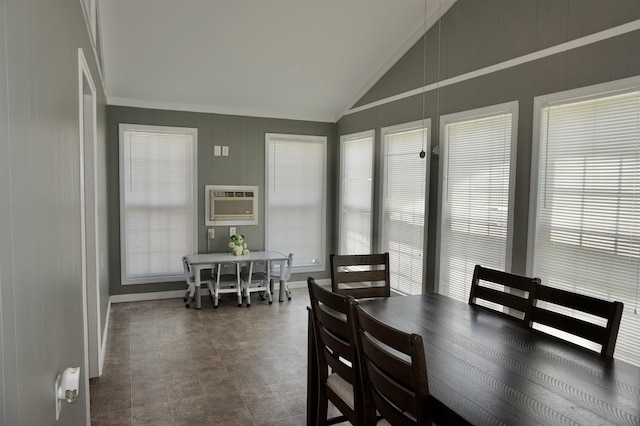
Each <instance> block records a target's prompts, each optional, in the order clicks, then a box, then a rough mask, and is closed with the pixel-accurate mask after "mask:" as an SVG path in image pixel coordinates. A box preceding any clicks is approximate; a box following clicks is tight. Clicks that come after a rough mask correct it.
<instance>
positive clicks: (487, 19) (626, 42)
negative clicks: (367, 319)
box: [334, 0, 640, 291]
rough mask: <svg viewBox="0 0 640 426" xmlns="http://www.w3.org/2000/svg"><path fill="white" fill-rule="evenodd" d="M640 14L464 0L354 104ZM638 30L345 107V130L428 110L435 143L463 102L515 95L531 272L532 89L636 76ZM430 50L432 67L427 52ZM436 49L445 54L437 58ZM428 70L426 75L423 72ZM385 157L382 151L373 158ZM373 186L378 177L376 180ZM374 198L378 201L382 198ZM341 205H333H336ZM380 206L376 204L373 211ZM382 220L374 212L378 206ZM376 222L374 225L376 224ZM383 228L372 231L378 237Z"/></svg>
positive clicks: (517, 256)
mask: <svg viewBox="0 0 640 426" xmlns="http://www.w3.org/2000/svg"><path fill="white" fill-rule="evenodd" d="M639 18H640V2H639V1H637V0H616V1H601V0H579V1H578V0H535V1H532V0H483V1H477V0H458V1H457V2H456V3H455V4H454V5H453V6H452V7H451V9H450V10H449V11H448V12H447V13H446V14H445V15H444V16H443V18H442V19H441V27H438V25H437V24H436V25H435V26H434V27H433V28H431V29H430V30H429V31H428V32H427V37H426V49H425V44H424V43H425V41H424V39H421V40H420V41H419V42H418V43H416V45H415V46H414V47H413V48H412V49H410V50H409V51H408V52H407V54H406V55H405V56H404V57H403V58H401V59H400V60H399V61H398V62H397V63H396V65H395V66H394V67H393V68H392V69H390V70H389V71H388V72H387V73H386V74H385V75H384V76H383V77H382V78H381V79H380V80H379V81H378V82H377V83H376V84H375V85H374V86H373V87H372V88H371V90H370V91H369V92H368V93H367V94H365V95H364V96H363V97H362V99H361V100H360V101H358V102H357V103H356V106H362V105H366V104H368V103H370V102H374V101H378V100H381V99H384V98H387V97H389V96H393V95H396V94H399V93H402V92H406V91H408V90H412V89H416V88H418V87H421V86H423V82H424V83H426V84H427V85H428V84H432V83H434V82H436V81H438V78H439V81H442V80H445V79H448V78H452V77H456V76H459V75H462V74H464V73H468V72H471V71H474V70H478V69H482V68H484V67H487V66H490V65H493V64H497V63H500V62H504V61H506V60H509V59H513V58H517V57H519V56H522V55H526V54H529V53H532V52H535V51H538V50H541V49H545V48H548V47H551V46H555V45H558V44H561V43H564V42H567V41H570V40H574V39H577V38H580V37H584V36H587V35H589V34H593V33H596V32H599V31H603V30H605V29H607V28H611V27H614V26H618V25H622V24H624V23H627V22H630V21H633V20H637V19H639ZM639 49H640V31H635V32H632V33H627V34H624V35H620V36H617V37H613V38H610V39H608V40H605V41H601V42H598V43H594V44H590V45H586V46H584V47H579V48H575V49H572V50H569V51H566V52H562V53H557V54H554V55H552V56H548V57H545V58H542V59H539V60H535V61H532V62H528V63H525V64H522V65H518V66H515V67H512V68H508V69H505V70H502V71H497V72H493V73H490V74H488V75H484V76H482V77H477V78H473V79H469V80H465V81H462V82H459V83H457V84H453V85H448V86H446V87H442V88H441V89H440V90H439V93H437V92H436V91H435V90H434V91H430V92H427V93H426V94H425V99H424V103H423V99H422V96H421V95H417V96H414V97H411V98H406V99H403V100H399V101H396V102H393V103H388V104H384V105H382V106H379V107H375V108H370V109H365V110H364V111H361V112H357V113H353V114H349V115H346V116H344V117H343V118H342V119H340V120H339V122H338V123H337V136H336V137H337V138H339V137H340V135H344V134H349V133H354V132H358V131H362V130H368V129H375V130H376V140H377V141H379V140H380V128H381V127H384V126H389V125H394V124H399V123H405V122H410V121H413V120H418V119H421V118H423V107H424V117H427V118H431V122H432V133H431V135H432V147H433V146H437V145H438V144H439V141H438V140H439V135H438V130H439V124H438V123H439V117H440V116H441V115H444V114H450V113H454V112H458V111H465V110H470V109H474V108H479V107H484V106H489V105H494V104H499V103H502V102H508V101H513V100H517V101H519V119H518V129H517V134H518V141H517V161H516V183H515V215H514V216H515V223H514V245H513V253H512V270H513V271H514V272H516V273H525V269H526V249H527V231H528V218H529V184H530V168H531V166H530V165H531V139H532V128H533V122H532V121H533V98H534V97H535V96H539V95H543V94H548V93H554V92H559V91H563V90H568V89H573V88H577V87H582V86H589V85H593V84H597V83H602V82H606V81H611V80H617V79H621V78H625V77H630V76H636V75H640V55H639V54H638V52H639V51H640V50H639ZM425 51H426V64H427V66H426V72H424V73H423V67H422V65H423V61H424V59H423V54H424V52H425ZM438 55H439V58H438ZM423 79H424V80H423ZM377 161H378V162H379V161H380V160H379V158H378V159H377ZM374 183H375V187H376V189H377V191H376V193H379V188H380V183H379V181H378V180H375V182H374ZM437 193H438V157H437V156H434V155H432V156H431V159H430V188H429V194H430V195H429V210H428V218H429V219H428V226H427V229H426V234H427V238H426V239H425V241H427V247H426V256H425V281H426V290H427V291H430V290H432V289H433V283H434V271H435V257H436V241H435V238H436V233H437V229H436V218H437V213H438V208H439V205H438V199H437ZM374 201H376V202H375V203H374V205H375V206H377V205H379V203H378V202H377V200H374ZM334 210H335V207H334ZM376 213H378V214H379V212H376ZM375 219H376V220H377V219H378V218H377V215H376V218H375ZM374 229H377V227H376V228H374ZM376 239H377V235H374V242H375V241H376Z"/></svg>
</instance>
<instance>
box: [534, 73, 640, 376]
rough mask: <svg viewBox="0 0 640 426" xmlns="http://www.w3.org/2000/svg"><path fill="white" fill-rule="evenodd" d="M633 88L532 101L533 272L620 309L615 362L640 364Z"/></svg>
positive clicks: (639, 138)
mask: <svg viewBox="0 0 640 426" xmlns="http://www.w3.org/2000/svg"><path fill="white" fill-rule="evenodd" d="M638 83H640V81H637V79H636V81H635V85H634V86H635V87H633V89H631V90H630V89H625V90H624V91H619V92H611V89H610V88H607V87H606V86H600V87H597V86H596V87H593V88H590V89H583V91H576V92H573V94H558V95H556V96H553V95H550V96H549V97H542V98H541V99H536V112H537V113H538V117H537V119H538V120H539V121H538V123H539V129H540V142H539V143H540V145H539V149H537V150H534V170H533V172H534V174H533V176H534V184H535V185H534V188H536V187H537V190H535V189H534V190H535V193H537V200H536V203H535V205H534V206H532V210H533V211H534V215H535V216H534V217H532V229H533V235H532V245H533V247H532V249H530V255H532V259H530V263H531V266H530V268H531V269H532V273H533V274H534V275H536V276H539V277H540V278H541V279H542V282H543V284H546V285H548V286H551V287H557V288H563V289H567V290H570V291H575V292H577V293H582V294H587V295H591V296H594V297H598V298H601V299H606V300H617V301H621V302H623V303H624V311H623V314H622V322H621V325H620V332H619V334H618V341H617V344H616V351H615V356H616V357H617V358H622V359H624V360H627V361H630V362H632V363H634V364H637V365H640V352H639V351H638V348H640V316H638V314H637V307H638V297H639V294H638V292H639V287H640V284H639V283H640V90H639V89H640V85H639V84H638ZM594 92H595V93H594ZM598 92H599V93H598ZM578 94H579V96H580V98H577V97H576V95H578ZM536 160H537V162H536ZM536 166H538V167H536ZM570 314H571V313H570ZM597 349H598V350H599V347H598V348H597Z"/></svg>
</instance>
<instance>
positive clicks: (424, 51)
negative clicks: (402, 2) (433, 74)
mask: <svg viewBox="0 0 640 426" xmlns="http://www.w3.org/2000/svg"><path fill="white" fill-rule="evenodd" d="M422 43H423V46H422V47H423V49H422V151H420V158H425V157H426V156H427V153H426V152H425V150H424V148H425V139H426V135H427V133H426V131H425V125H424V123H425V109H426V108H425V102H426V85H427V0H424V34H423V35H422Z"/></svg>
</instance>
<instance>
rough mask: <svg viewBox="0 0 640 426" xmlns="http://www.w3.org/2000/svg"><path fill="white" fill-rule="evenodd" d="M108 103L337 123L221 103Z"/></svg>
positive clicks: (331, 119)
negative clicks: (221, 104)
mask: <svg viewBox="0 0 640 426" xmlns="http://www.w3.org/2000/svg"><path fill="white" fill-rule="evenodd" d="M107 105H115V106H126V107H134V108H147V109H161V110H170V111H188V112H203V113H211V114H224V115H240V116H246V117H260V118H276V119H284V120H301V121H316V122H326V123H335V119H334V117H333V116H331V115H316V114H305V113H299V112H291V111H275V110H272V109H268V110H263V109H252V108H235V107H223V106H219V105H199V104H181V103H173V102H156V101H145V100H140V99H132V98H119V97H113V96H108V97H107Z"/></svg>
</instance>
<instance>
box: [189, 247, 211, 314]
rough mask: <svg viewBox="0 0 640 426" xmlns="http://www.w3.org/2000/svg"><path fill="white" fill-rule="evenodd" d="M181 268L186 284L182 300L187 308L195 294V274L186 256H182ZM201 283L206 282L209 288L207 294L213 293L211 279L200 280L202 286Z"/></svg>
mask: <svg viewBox="0 0 640 426" xmlns="http://www.w3.org/2000/svg"><path fill="white" fill-rule="evenodd" d="M182 268H183V270H184V279H185V281H186V282H187V286H188V288H187V292H186V293H185V295H184V298H183V300H184V302H185V306H186V307H187V308H188V307H189V306H191V302H193V298H194V297H195V294H196V276H195V273H194V271H193V268H192V267H191V264H190V263H189V261H188V260H187V257H186V256H183V257H182ZM202 284H206V285H207V287H208V288H209V294H213V286H212V284H213V281H212V280H200V285H201V286H202Z"/></svg>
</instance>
